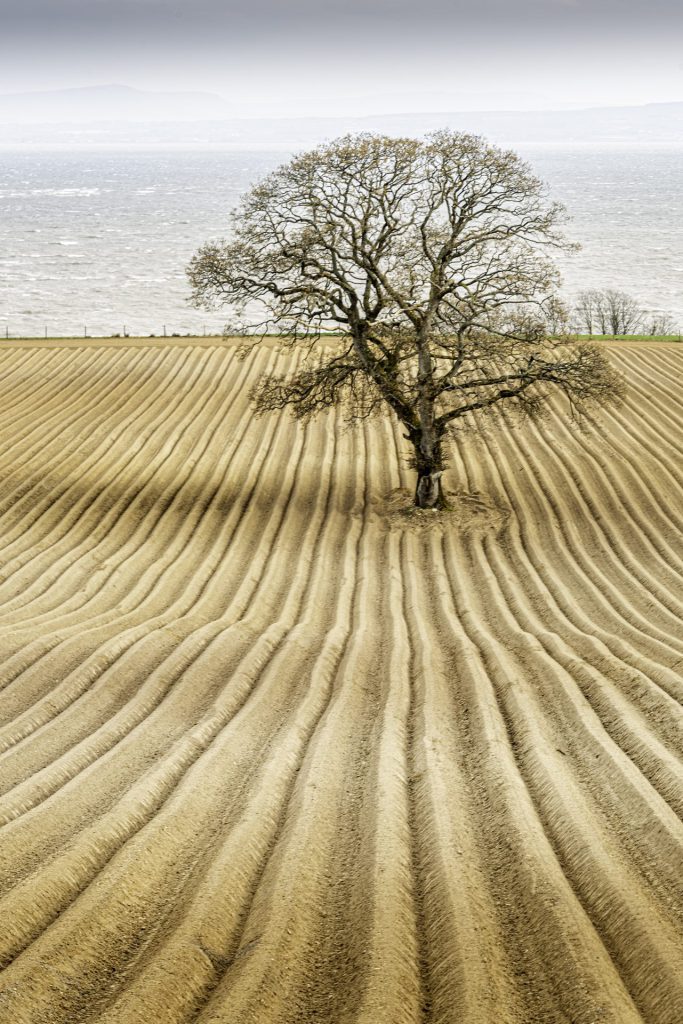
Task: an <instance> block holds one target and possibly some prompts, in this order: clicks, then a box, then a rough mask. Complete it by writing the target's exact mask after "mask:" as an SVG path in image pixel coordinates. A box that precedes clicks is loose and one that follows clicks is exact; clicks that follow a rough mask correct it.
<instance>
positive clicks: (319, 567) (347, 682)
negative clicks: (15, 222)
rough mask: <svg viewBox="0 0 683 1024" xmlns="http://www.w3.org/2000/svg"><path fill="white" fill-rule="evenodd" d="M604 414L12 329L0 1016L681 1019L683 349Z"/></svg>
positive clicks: (5, 1020)
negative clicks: (421, 458)
mask: <svg viewBox="0 0 683 1024" xmlns="http://www.w3.org/2000/svg"><path fill="white" fill-rule="evenodd" d="M611 351H612V357H613V359H614V360H615V362H616V363H617V364H618V365H619V367H620V368H621V369H622V370H623V371H624V373H625V374H626V376H627V378H628V381H629V384H630V392H629V398H628V402H627V404H626V405H625V406H624V407H622V408H621V409H620V410H618V411H615V412H609V413H605V414H603V415H601V417H600V419H599V421H598V422H597V423H596V424H595V426H594V428H593V429H592V430H591V431H589V432H583V433H581V432H579V431H576V430H574V429H569V427H568V426H567V424H566V420H565V418H564V417H563V416H562V415H560V412H559V409H554V410H553V411H552V412H551V415H550V416H549V418H548V419H547V421H545V422H544V423H542V424H541V425H539V426H536V427H533V428H529V427H526V428H523V429H519V430H513V431H508V430H506V429H505V424H504V423H502V424H501V425H500V428H499V429H496V430H495V431H493V430H491V431H488V432H481V433H479V434H468V435H464V434H463V435H462V436H460V437H458V438H457V439H456V440H455V441H454V442H453V450H452V459H451V465H450V468H449V472H448V484H447V486H448V488H449V489H450V490H451V491H452V492H453V511H452V513H450V514H448V515H445V516H443V517H441V516H439V515H438V514H430V513H422V514H417V515H414V516H404V515H403V514H402V513H401V512H400V507H401V505H402V498H401V491H402V489H407V488H409V487H410V486H411V473H410V470H409V468H408V467H407V465H406V463H405V459H404V456H405V455H406V454H407V453H406V452H404V451H403V450H402V448H401V445H402V443H403V442H402V440H401V436H400V432H399V430H398V429H394V427H393V426H392V424H391V423H389V422H386V423H383V422H381V421H378V422H373V423H367V424H364V425H362V426H358V427H356V428H353V429H348V428H345V427H344V424H343V422H342V419H341V416H340V415H338V414H337V413H331V414H329V415H328V416H327V417H326V418H323V419H320V420H318V421H316V422H315V423H313V424H310V425H307V426H302V425H300V424H297V423H295V422H294V421H292V420H291V419H290V418H289V417H288V416H286V415H282V416H280V417H278V416H275V415H273V416H270V417H267V418H264V419H260V420H255V419H253V417H252V415H251V412H250V408H249V404H248V400H247V390H248V387H249V385H250V383H251V382H252V381H253V380H254V379H255V377H256V375H258V374H259V373H260V372H263V371H264V370H266V369H276V368H281V369H285V368H286V366H287V360H288V359H291V358H292V357H291V356H290V355H285V354H283V353H280V352H278V351H277V349H276V348H275V347H264V348H262V349H261V350H259V351H258V352H257V353H252V355H250V356H249V357H248V358H247V359H246V361H244V362H239V361H238V360H237V359H236V355H235V348H234V346H233V345H231V344H230V343H222V342H220V341H214V342H210V343H202V342H199V341H197V342H191V341H188V340H186V339H183V341H182V342H181V343H178V344H175V345H172V344H170V343H169V344H166V345H164V344H161V343H156V347H155V344H154V343H143V342H139V341H138V342H134V341H130V340H129V341H127V342H125V343H119V344H111V343H110V344H102V345H95V344H93V343H90V346H89V347H85V346H83V345H78V344H75V343H63V344H54V343H53V344H52V345H49V347H46V345H45V344H30V343H23V344H21V343H10V344H8V345H5V346H4V347H3V348H2V350H1V351H0V480H1V488H0V609H1V613H0V615H1V618H0V686H1V689H0V791H1V794H2V795H1V796H0V823H1V825H2V827H1V828H0V893H1V897H0V963H1V964H2V966H3V968H4V969H3V971H2V974H0V1020H1V1021H2V1024H48V1022H49V1024H80V1022H90V1021H97V1022H99V1024H133V1022H135V1024H189V1022H201V1024H209V1022H212V1024H218V1022H222V1024H303V1022H317V1024H322V1022H326V1024H351V1022H353V1024H637V1022H643V1021H644V1022H647V1024H681V1022H683V825H682V823H681V813H682V812H683V785H682V772H681V764H682V751H683V732H682V730H681V724H682V721H683V714H682V711H681V695H682V694H683V681H682V676H683V625H682V623H683V544H682V543H681V538H682V536H683V529H682V527H683V459H682V455H683V346H676V345H665V344H662V345H652V346H650V347H648V346H647V345H640V346H639V345H631V346H621V347H618V346H615V347H613V348H612V349H611Z"/></svg>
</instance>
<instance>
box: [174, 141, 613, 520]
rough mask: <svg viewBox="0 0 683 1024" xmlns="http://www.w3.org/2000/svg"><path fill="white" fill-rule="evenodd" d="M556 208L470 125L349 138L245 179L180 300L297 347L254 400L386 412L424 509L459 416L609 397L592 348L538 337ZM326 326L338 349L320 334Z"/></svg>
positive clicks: (556, 232) (556, 235) (438, 491)
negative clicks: (304, 349)
mask: <svg viewBox="0 0 683 1024" xmlns="http://www.w3.org/2000/svg"><path fill="white" fill-rule="evenodd" d="M563 220H564V211H563V209H562V208H561V207H560V206H559V205H557V204H555V203H552V202H550V201H549V200H548V199H547V197H546V195H545V191H544V187H543V185H542V183H541V182H540V181H539V180H538V179H537V178H536V177H535V176H534V174H533V173H532V171H531V169H530V168H529V167H528V166H527V165H526V164H525V163H524V162H523V161H522V160H520V159H519V157H518V156H516V155H515V154H514V153H512V152H509V151H504V150H501V149H498V148H496V147H494V146H491V145H488V144H487V143H486V142H485V141H484V140H483V139H481V138H479V137H477V136H473V135H467V134H460V133H455V132H450V131H441V132H437V133H435V134H433V135H431V136H428V137H427V138H426V140H424V141H417V140H412V139H393V138H388V137H384V136H378V135H369V134H368V135H357V136H346V137H344V138H341V139H338V140H336V141H334V142H331V143H329V144H327V145H323V146H320V147H318V148H317V149H314V150H312V151H310V152H308V153H304V154H301V155H299V156H296V157H295V158H294V159H292V160H291V161H290V162H289V163H287V164H285V165H283V166H282V167H280V168H279V169H278V170H276V171H274V172H273V173H271V174H270V175H269V176H268V177H266V178H265V179H264V180H263V181H262V182H260V183H259V184H257V185H255V186H254V187H253V188H252V189H251V190H250V191H249V192H248V193H247V194H246V195H245V196H244V197H243V199H242V201H241V204H240V205H239V207H238V208H237V210H236V211H235V212H234V214H233V217H232V237H231V238H230V239H229V240H222V241H218V242H213V243H208V244H206V245H204V246H203V247H202V248H201V249H200V250H199V251H198V252H197V253H196V255H195V256H194V257H193V259H192V261H191V263H190V266H189V268H188V274H189V278H190V282H191V285H192V288H193V299H194V302H195V304H197V305H203V306H206V307H209V308H213V307H215V306H218V305H221V304H228V305H229V306H230V307H231V308H232V310H233V314H234V315H235V316H237V317H239V318H240V327H239V330H240V331H241V332H248V333H250V334H252V335H255V339H254V343H257V342H258V336H259V335H263V334H265V333H266V332H276V333H278V334H280V335H281V337H282V340H283V342H284V343H288V344H292V345H297V344H301V343H302V342H303V343H305V344H306V345H307V346H308V356H309V358H308V359H307V361H306V362H305V364H304V366H303V367H302V368H301V369H299V370H298V371H296V372H294V373H293V374H291V375H290V376H289V377H284V378H283V377H273V376H269V377H266V378H264V379H262V380H261V381H260V382H259V383H258V385H257V386H256V388H255V389H254V391H253V393H252V397H253V399H254V401H255V403H256V407H257V409H258V410H260V411H265V410H274V409H282V408H285V407H289V408H291V410H292V411H293V412H294V414H295V415H297V416H300V417H308V416H310V415H313V414H315V413H316V412H318V411H319V410H321V409H324V408H327V407H329V406H331V405H333V404H335V403H339V402H343V403H344V404H345V406H346V409H347V411H348V415H349V416H350V417H362V416H367V415H370V414H372V413H374V412H376V411H378V410H379V409H381V408H384V409H386V408H387V407H388V408H390V409H391V410H392V411H393V413H394V414H395V415H396V416H397V417H398V419H399V420H400V422H401V424H402V426H403V429H404V434H405V437H406V439H407V440H408V441H409V442H410V444H411V446H412V452H413V464H414V468H415V470H416V472H417V483H416V489H415V501H416V504H418V505H419V506H421V507H425V508H434V507H440V506H442V504H443V502H444V495H443V490H442V483H441V476H442V473H443V470H444V466H445V454H446V453H445V450H444V438H445V436H446V433H447V431H448V430H449V428H451V426H452V425H453V424H455V423H456V421H460V420H462V418H463V417H466V416H468V415H470V414H472V413H474V412H475V411H477V410H490V409H492V408H493V407H495V406H497V405H498V404H499V403H501V402H506V403H507V405H508V406H509V407H514V408H516V409H517V410H518V411H519V412H521V413H525V414H530V415H536V414H538V413H540V412H541V411H542V408H543V406H544V404H545V402H546V399H547V398H548V396H549V393H550V391H551V390H552V389H559V391H561V392H563V393H564V394H565V395H566V396H567V398H568V399H569V401H570V403H571V405H572V408H573V410H574V411H575V412H580V411H581V410H584V409H586V408H587V407H589V406H590V405H591V404H594V403H598V404H599V403H603V402H605V401H608V400H610V399H612V398H614V397H615V396H617V395H618V393H619V389H620V383H619V378H618V376H617V374H616V373H615V371H613V370H612V369H611V367H610V365H609V363H608V362H607V360H606V359H605V357H604V356H603V354H602V353H601V352H600V351H599V350H598V348H597V347H595V346H591V345H586V344H584V345H578V344H575V343H572V342H571V341H570V339H569V338H567V337H565V338H562V339H560V340H559V341H558V340H556V339H552V340H551V339H549V338H548V336H547V320H548V315H547V314H549V315H550V316H551V318H553V319H556V313H557V310H558V308H559V307H558V306H557V305H556V304H555V303H556V295H555V288H556V284H557V281H558V276H557V272H556V270H555V269H554V267H553V265H552V263H551V262H550V261H549V259H548V258H547V256H546V255H545V250H548V249H550V250H562V249H567V248H571V246H570V245H569V243H568V242H567V241H566V239H565V237H564V235H563V234H562V230H561V228H562V224H563ZM331 332H341V335H342V336H341V338H340V339H339V341H338V344H337V345H336V346H334V345H332V346H330V345H329V344H328V345H321V344H319V342H320V341H321V339H322V338H323V336H324V335H325V334H329V333H331Z"/></svg>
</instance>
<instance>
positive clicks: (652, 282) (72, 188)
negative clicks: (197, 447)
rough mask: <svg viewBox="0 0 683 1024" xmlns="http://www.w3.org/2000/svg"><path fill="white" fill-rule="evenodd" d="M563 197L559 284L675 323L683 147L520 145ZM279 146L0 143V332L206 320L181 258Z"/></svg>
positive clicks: (213, 231)
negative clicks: (614, 296) (622, 296)
mask: <svg viewBox="0 0 683 1024" xmlns="http://www.w3.org/2000/svg"><path fill="white" fill-rule="evenodd" d="M518 151H519V152H520V154H521V155H522V156H523V157H524V158H525V159H526V160H528V161H529V162H530V163H531V165H532V166H533V168H534V170H535V171H536V173H537V174H538V175H539V176H540V177H541V178H542V179H543V180H544V181H545V182H546V183H547V185H548V188H549V191H550V194H551V195H552V196H553V197H554V198H556V199H557V200H559V201H560V202H562V203H563V204H564V205H565V207H566V208H567V210H568V212H569V215H570V217H571V221H570V223H569V225H568V228H567V231H568V234H569V235H570V236H571V237H572V238H573V239H574V240H575V241H578V242H579V243H580V244H581V250H580V252H578V253H577V254H575V255H572V256H569V257H562V258H561V259H559V260H558V265H559V269H560V271H561V273H562V278H563V286H562V288H563V294H564V296H565V298H566V299H567V300H568V301H569V302H572V301H574V299H575V297H576V294H577V292H579V291H580V290H581V289H585V288H607V287H610V288H618V289H621V290H623V291H625V292H628V293H629V294H630V295H632V296H633V297H634V298H635V299H637V300H638V302H639V303H640V304H641V306H642V307H643V308H644V309H647V310H649V311H653V312H655V311H656V312H667V313H669V314H670V315H671V316H672V318H673V321H674V323H675V324H676V325H677V327H679V328H683V150H682V149H680V148H661V147H648V146H645V145H640V146H638V147H637V148H632V149H631V148H628V147H625V146H624V145H617V146H608V145H605V146H602V147H598V148H596V147H595V146H585V147H583V146H577V145H576V144H572V145H566V146H559V145H557V144H552V145H550V144H548V145H534V146H529V145H527V146H525V147H521V146H520V147H518ZM289 155H290V154H289V152H288V150H287V149H286V148H284V147H282V146H278V147H275V146H274V147H273V148H272V149H270V148H268V147H267V146H262V147H260V148H255V149H249V150H236V149H231V148H212V149H205V148H201V147H197V148H192V147H188V148H182V149H180V148H171V149H168V148H161V147H153V148H150V149H148V150H147V149H144V148H139V147H136V148H130V147H124V148H115V147H111V146H103V147H102V148H97V147H94V148H88V149H86V150H83V149H80V150H73V151H67V150H63V149H40V148H33V147H24V148H17V149H11V148H8V149H2V150H1V151H0V336H7V337H22V336H23V337H37V336H49V337H54V336H92V337H95V336H111V335H117V334H120V335H123V334H129V335H131V336H136V335H145V336H146V335H155V336H159V335H162V334H164V333H166V334H167V335H173V334H178V335H184V334H200V335H201V334H202V333H205V334H214V333H220V332H221V331H222V330H223V327H224V322H225V316H224V315H223V314H222V313H221V312H220V311H214V312H211V313H207V312H205V311H202V310H197V309H194V308H193V307H192V306H191V305H190V304H189V286H188V283H187V278H186V275H185V268H186V266H187V264H188V261H189V260H190V258H191V256H192V254H193V253H194V252H195V251H196V250H197V248H198V247H199V246H200V245H201V244H202V243H203V242H205V241H207V240H209V239H216V238H221V237H224V236H225V235H226V233H227V231H228V213H229V211H230V209H231V208H232V207H233V206H234V205H235V203H236V202H237V201H238V199H239V197H240V195H241V194H242V193H243V192H244V191H245V190H246V189H248V188H249V186H250V185H251V184H253V183H254V182H256V181H258V179H259V178H261V177H262V176H263V175H265V174H267V173H268V172H269V171H270V170H272V169H274V168H275V167H277V166H278V165H279V164H280V163H282V162H284V161H286V160H287V159H288V156H289Z"/></svg>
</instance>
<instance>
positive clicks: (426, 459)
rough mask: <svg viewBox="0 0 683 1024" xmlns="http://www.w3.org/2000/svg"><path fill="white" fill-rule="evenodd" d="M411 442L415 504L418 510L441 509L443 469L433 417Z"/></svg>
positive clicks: (438, 438) (439, 440)
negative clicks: (415, 473) (415, 475)
mask: <svg viewBox="0 0 683 1024" xmlns="http://www.w3.org/2000/svg"><path fill="white" fill-rule="evenodd" d="M411 440H412V442H413V447H414V448H415V469H416V470H417V485H416V487H415V504H416V505H417V507H418V508H443V507H444V495H443V488H442V486H441V477H442V476H443V468H444V467H443V456H442V452H441V437H440V436H439V435H438V433H437V431H436V429H435V427H434V419H433V417H430V420H429V421H428V423H427V424H424V423H423V424H422V426H421V429H420V431H419V433H418V434H417V436H413V437H412V438H411Z"/></svg>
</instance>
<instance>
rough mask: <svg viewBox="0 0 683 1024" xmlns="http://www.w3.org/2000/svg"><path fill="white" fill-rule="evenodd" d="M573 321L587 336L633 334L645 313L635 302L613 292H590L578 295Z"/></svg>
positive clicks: (593, 289)
mask: <svg viewBox="0 0 683 1024" xmlns="http://www.w3.org/2000/svg"><path fill="white" fill-rule="evenodd" d="M574 319H575V322H576V324H577V326H578V327H583V328H585V330H586V333H587V334H612V335H621V334H637V333H638V331H640V330H641V329H642V327H643V323H644V319H645V313H644V311H643V310H642V309H641V307H640V306H639V305H638V303H637V301H636V300H635V299H634V298H632V297H631V296H630V295H628V294H627V293H626V292H621V291H618V289H616V288H603V289H602V290H600V289H596V288H590V289H588V290H587V291H582V292H579V296H578V300H577V303H576V306H575V307H574Z"/></svg>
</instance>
